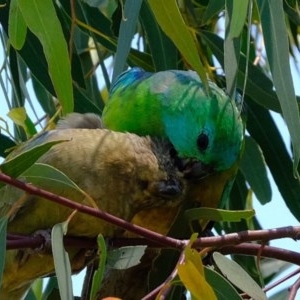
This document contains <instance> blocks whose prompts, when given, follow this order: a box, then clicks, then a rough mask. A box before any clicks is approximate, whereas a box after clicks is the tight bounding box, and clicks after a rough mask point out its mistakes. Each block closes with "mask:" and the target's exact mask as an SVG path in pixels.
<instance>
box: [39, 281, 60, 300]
mask: <svg viewBox="0 0 300 300" xmlns="http://www.w3.org/2000/svg"><path fill="white" fill-rule="evenodd" d="M53 290H58V282H57V277H56V276H51V277H50V278H49V279H48V282H47V285H46V286H45V289H44V293H43V297H42V300H47V299H48V297H49V296H50V295H51V294H52V291H53Z"/></svg>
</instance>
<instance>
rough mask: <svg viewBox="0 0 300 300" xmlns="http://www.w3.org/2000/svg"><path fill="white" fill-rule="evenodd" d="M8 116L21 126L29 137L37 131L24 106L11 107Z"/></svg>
mask: <svg viewBox="0 0 300 300" xmlns="http://www.w3.org/2000/svg"><path fill="white" fill-rule="evenodd" d="M7 116H8V117H9V118H10V119H11V120H12V121H13V122H14V123H15V124H17V125H19V126H21V127H22V128H23V129H24V130H25V132H26V135H27V137H31V136H33V135H34V134H35V133H36V129H35V126H34V124H33V123H32V121H31V120H30V118H29V117H28V116H27V113H26V110H25V108H24V107H16V108H13V109H11V110H10V111H9V112H8V114H7Z"/></svg>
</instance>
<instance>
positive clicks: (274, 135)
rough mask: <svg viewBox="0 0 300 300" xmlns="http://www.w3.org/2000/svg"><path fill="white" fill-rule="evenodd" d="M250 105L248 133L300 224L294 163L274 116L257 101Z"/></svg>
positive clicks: (298, 189)
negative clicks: (262, 155)
mask: <svg viewBox="0 0 300 300" xmlns="http://www.w3.org/2000/svg"><path fill="white" fill-rule="evenodd" d="M245 99H246V102H247V113H248V121H247V130H248V131H249V133H250V134H251V136H252V137H253V138H254V139H255V140H256V142H257V143H258V145H259V146H260V148H261V149H262V151H263V154H264V157H265V160H266V163H267V165H268V167H269V169H270V171H271V173H272V176H273V178H274V180H275V182H276V185H277V187H278V190H279V192H280V193H281V195H282V197H283V199H284V201H285V203H286V205H287V207H288V208H289V209H290V211H291V213H292V214H293V215H294V216H295V217H296V218H297V220H299V221H300V201H299V195H300V183H299V181H298V180H297V179H295V178H294V176H293V172H292V170H293V164H292V160H291V157H290V156H289V153H288V152H287V149H286V146H285V144H284V142H283V140H282V137H281V135H280V132H279V130H278V129H277V127H276V125H275V122H274V120H273V119H272V117H271V115H270V113H269V112H268V111H266V110H265V109H264V108H262V107H261V106H259V105H257V104H256V103H254V102H253V101H251V100H249V99H247V98H245Z"/></svg>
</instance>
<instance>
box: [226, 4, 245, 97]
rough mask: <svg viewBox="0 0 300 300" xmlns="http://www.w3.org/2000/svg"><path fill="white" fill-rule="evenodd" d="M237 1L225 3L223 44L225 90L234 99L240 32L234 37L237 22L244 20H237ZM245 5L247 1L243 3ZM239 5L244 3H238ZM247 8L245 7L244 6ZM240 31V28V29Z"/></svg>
mask: <svg viewBox="0 0 300 300" xmlns="http://www.w3.org/2000/svg"><path fill="white" fill-rule="evenodd" d="M236 2H237V1H225V9H226V10H225V42H224V72H225V74H226V90H227V93H228V95H230V97H234V95H235V90H236V80H237V73H238V66H239V58H240V47H241V45H240V38H239V35H240V32H239V34H237V35H236V32H237V30H239V28H235V27H236V26H238V25H239V26H240V24H239V23H238V24H236V23H237V22H241V21H242V22H243V24H242V25H244V22H245V19H243V20H239V17H240V15H238V16H237V13H238V12H237V11H236V9H237V7H236V6H239V5H236ZM245 2H246V3H247V1H245ZM239 3H244V1H243V2H239ZM246 7H247V6H246ZM245 17H246V15H245ZM241 29H242V28H241ZM234 30H235V32H234V34H233V33H232V32H233V31H234Z"/></svg>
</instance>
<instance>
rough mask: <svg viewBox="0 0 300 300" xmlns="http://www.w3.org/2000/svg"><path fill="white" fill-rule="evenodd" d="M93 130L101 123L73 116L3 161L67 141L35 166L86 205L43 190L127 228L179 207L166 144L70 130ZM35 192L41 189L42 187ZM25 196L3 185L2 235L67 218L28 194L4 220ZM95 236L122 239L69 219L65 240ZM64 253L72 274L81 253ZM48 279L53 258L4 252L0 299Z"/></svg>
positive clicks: (101, 224) (84, 218)
mask: <svg viewBox="0 0 300 300" xmlns="http://www.w3.org/2000/svg"><path fill="white" fill-rule="evenodd" d="M78 117H79V118H78ZM76 120H77V121H76ZM78 120H79V121H78ZM90 120H92V123H90V122H89V121H90ZM86 121H88V122H86ZM99 126H101V122H100V120H97V119H96V118H95V117H94V116H93V117H91V116H90V117H83V118H82V117H80V116H79V115H77V117H76V115H72V116H71V117H70V119H69V121H68V120H67V121H63V122H61V124H60V125H59V126H58V129H56V130H53V131H49V132H45V133H43V134H40V135H38V136H37V137H35V138H33V139H32V140H30V141H28V142H26V143H25V144H24V145H21V146H20V148H19V149H16V150H15V152H14V153H12V154H11V155H10V157H9V158H8V159H10V158H12V157H14V156H15V155H17V154H19V153H20V152H22V151H25V150H28V149H31V148H33V147H35V146H37V145H40V144H43V143H45V142H48V141H56V140H67V141H66V142H62V143H59V144H56V145H55V146H53V147H52V148H51V149H50V150H49V151H48V152H47V153H46V154H44V155H43V156H42V157H41V158H40V159H39V160H38V162H37V163H40V164H47V165H50V166H52V167H54V168H56V169H58V170H60V171H61V172H63V173H64V174H65V175H67V176H68V177H69V178H70V179H71V180H72V181H73V182H74V183H75V184H77V185H78V187H79V188H80V189H82V190H83V191H84V192H85V193H87V194H88V195H89V196H90V197H92V199H93V203H91V201H90V200H89V199H88V198H87V197H86V196H85V195H84V194H82V193H80V192H79V191H78V190H76V189H70V188H68V187H63V188H61V187H60V189H59V190H57V188H55V187H54V186H53V187H51V184H50V185H49V184H48V183H47V182H46V183H45V186H47V187H48V190H49V191H52V192H54V193H57V194H59V195H61V196H65V197H68V198H70V199H72V200H74V201H77V202H80V203H82V204H86V205H90V206H91V205H92V204H94V206H97V207H98V208H100V209H101V210H104V211H106V212H109V213H111V214H113V215H115V216H118V217H120V218H122V219H124V220H128V221H130V220H131V219H132V218H133V216H134V215H135V214H136V213H138V212H139V211H141V210H147V209H150V208H151V207H154V206H166V207H170V208H172V207H176V206H180V205H181V203H182V200H183V194H184V191H185V185H184V180H183V176H182V175H181V174H180V172H178V170H177V168H176V167H175V165H174V164H173V161H172V158H171V157H170V151H169V145H168V143H166V142H165V141H163V140H161V139H158V138H149V137H139V136H137V135H135V134H131V133H119V132H113V131H110V130H107V129H77V128H76V127H89V128H96V127H99ZM68 127H72V128H71V129H68ZM20 178H21V179H22V176H21V177H20ZM40 186H41V187H43V182H41V184H40ZM25 194H26V193H25V192H24V191H21V190H18V189H16V188H14V187H11V186H8V185H7V186H5V187H4V188H2V189H1V190H0V216H4V215H7V214H8V213H9V218H10V219H9V223H8V229H7V230H8V233H13V234H21V235H31V234H34V233H35V232H36V231H37V230H41V229H51V228H52V227H53V225H55V224H57V223H60V222H63V221H65V220H66V219H67V218H68V216H69V215H70V214H71V213H72V210H71V209H69V208H67V207H64V206H61V205H59V204H56V203H54V202H51V201H48V200H45V199H41V198H38V197H36V196H30V195H29V196H28V197H27V199H26V201H25V202H24V203H23V204H22V206H21V207H17V208H15V209H14V211H13V214H11V208H12V206H13V205H14V204H15V203H17V201H18V199H20V198H21V197H22V196H24V195H25ZM99 233H101V234H102V235H104V236H105V237H117V236H122V234H123V231H122V230H121V229H120V228H117V227H116V226H114V225H111V224H109V223H107V222H105V221H103V220H100V219H96V218H94V217H92V216H88V215H85V214H82V213H80V212H77V213H76V214H75V215H74V217H73V218H72V219H71V221H70V223H69V226H68V235H72V236H80V237H96V236H97V235H98V234H99ZM67 251H68V253H69V257H70V260H71V265H72V269H73V271H78V270H80V269H82V268H83V267H84V266H85V265H86V263H87V261H86V256H85V254H86V250H84V249H78V248H72V247H69V248H68V249H67ZM53 272H54V265H53V257H52V255H51V254H49V253H44V252H35V251H26V250H24V249H20V250H8V251H7V253H6V264H5V270H4V274H3V280H2V283H1V289H0V299H20V298H21V297H22V296H23V294H24V293H25V292H26V290H27V289H28V288H29V287H30V284H31V283H32V281H33V280H34V279H36V278H38V277H42V276H47V275H49V274H52V273H53Z"/></svg>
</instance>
